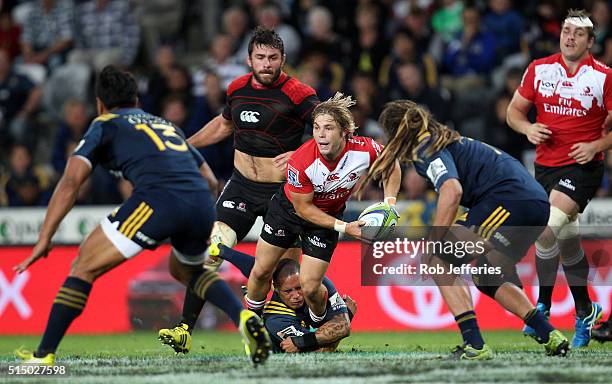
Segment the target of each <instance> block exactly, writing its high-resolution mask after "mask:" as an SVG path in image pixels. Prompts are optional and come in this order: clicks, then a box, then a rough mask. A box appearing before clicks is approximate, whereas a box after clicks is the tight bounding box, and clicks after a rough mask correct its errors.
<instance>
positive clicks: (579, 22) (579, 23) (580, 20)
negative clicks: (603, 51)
mask: <svg viewBox="0 0 612 384" xmlns="http://www.w3.org/2000/svg"><path fill="white" fill-rule="evenodd" d="M564 23H568V24H572V25H575V26H576V27H584V28H593V22H592V21H591V19H589V18H588V17H578V16H573V17H568V18H567V19H565V21H564Z"/></svg>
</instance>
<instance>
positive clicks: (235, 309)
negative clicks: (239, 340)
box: [189, 270, 244, 327]
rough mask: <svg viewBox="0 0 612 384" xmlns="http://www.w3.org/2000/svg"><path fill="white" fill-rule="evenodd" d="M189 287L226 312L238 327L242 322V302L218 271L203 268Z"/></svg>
mask: <svg viewBox="0 0 612 384" xmlns="http://www.w3.org/2000/svg"><path fill="white" fill-rule="evenodd" d="M189 289H190V290H193V292H194V293H195V294H196V295H198V296H199V297H200V298H201V299H203V300H206V301H210V302H211V303H213V304H214V305H215V306H216V307H217V308H219V309H221V310H222V311H223V312H225V313H226V314H227V315H228V316H229V317H230V319H232V321H233V322H234V324H235V325H236V327H237V326H238V324H239V323H240V312H241V311H242V310H243V309H244V308H243V307H242V303H241V302H240V300H238V298H237V297H236V295H235V294H234V292H232V290H231V289H230V287H229V286H228V285H227V283H226V282H225V281H223V279H221V277H219V275H218V274H217V273H216V272H211V271H207V270H203V271H202V272H200V273H198V274H197V275H195V276H194V277H193V278H192V279H191V282H190V283H189Z"/></svg>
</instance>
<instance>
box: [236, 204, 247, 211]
mask: <svg viewBox="0 0 612 384" xmlns="http://www.w3.org/2000/svg"><path fill="white" fill-rule="evenodd" d="M236 209H237V210H239V211H242V212H246V204H245V203H243V202H242V201H241V202H240V203H238V206H237V207H236Z"/></svg>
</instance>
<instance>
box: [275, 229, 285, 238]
mask: <svg viewBox="0 0 612 384" xmlns="http://www.w3.org/2000/svg"><path fill="white" fill-rule="evenodd" d="M274 236H278V237H285V231H284V230H282V229H279V230H278V231H276V234H275V235H274Z"/></svg>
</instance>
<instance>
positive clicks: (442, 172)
mask: <svg viewBox="0 0 612 384" xmlns="http://www.w3.org/2000/svg"><path fill="white" fill-rule="evenodd" d="M379 121H380V124H381V126H382V128H383V130H384V131H385V132H386V134H387V135H388V137H389V142H388V144H387V145H386V147H385V149H384V151H383V152H382V154H381V156H380V157H379V158H378V160H377V161H376V162H375V163H374V165H373V166H372V168H371V169H370V172H369V174H368V177H367V179H366V180H365V182H364V184H363V185H366V183H367V182H368V181H369V179H371V178H378V177H380V175H384V174H386V172H389V170H390V169H391V167H392V166H393V164H394V161H395V160H396V159H398V160H399V161H400V162H404V163H412V164H414V167H415V169H416V171H417V173H419V174H420V175H421V176H423V177H425V178H428V179H429V180H430V181H431V182H432V183H433V185H434V186H435V188H436V191H437V192H438V194H439V197H438V203H437V209H436V216H435V219H434V222H433V226H434V230H433V231H432V234H431V235H430V239H431V240H444V241H447V240H451V241H465V240H473V239H480V240H481V241H482V242H483V243H482V244H485V247H483V249H485V251H484V252H482V253H481V254H479V255H478V254H475V255H470V257H464V258H459V257H457V256H455V255H454V254H436V255H429V257H428V258H429V260H428V262H429V263H430V264H431V265H435V266H441V267H442V268H443V270H444V273H437V274H434V275H433V278H434V281H435V282H436V284H437V285H438V287H439V289H440V292H441V294H442V296H443V297H444V300H445V301H446V304H447V305H448V307H449V309H450V311H451V312H452V313H453V315H454V316H455V320H456V321H457V325H458V326H459V328H460V330H461V334H462V336H463V341H464V344H463V345H462V346H458V347H457V348H456V349H455V350H454V351H453V352H454V353H453V355H454V356H455V357H457V358H459V359H470V360H476V359H488V358H491V357H492V355H493V353H492V351H491V349H490V348H489V347H488V346H487V345H486V344H485V342H484V340H483V338H482V335H481V334H480V330H479V328H478V323H477V321H476V314H475V313H474V306H473V303H472V298H471V295H470V292H469V290H468V287H467V284H466V282H465V281H464V280H463V279H462V278H461V277H460V276H457V275H456V274H452V273H451V274H448V272H449V271H450V269H449V266H450V265H465V264H466V263H469V262H472V261H474V260H475V261H476V265H475V266H476V267H483V268H478V269H477V271H478V273H476V274H474V273H472V279H473V281H474V284H475V285H476V287H477V288H478V289H479V290H480V291H481V292H483V293H484V294H486V295H488V296H490V297H491V298H493V299H495V300H496V301H497V302H498V303H500V304H501V305H502V306H503V307H504V308H505V309H506V310H508V311H509V312H512V313H514V314H515V315H517V316H518V317H520V318H521V319H523V320H524V322H525V324H527V325H529V326H531V327H532V328H533V329H534V330H535V332H536V334H537V339H536V340H538V342H540V343H542V344H544V346H545V350H546V353H547V354H548V355H565V354H566V353H567V351H568V346H569V343H568V340H567V338H566V337H565V336H564V335H563V334H562V333H561V332H559V331H558V330H556V329H554V328H553V327H552V326H551V325H550V323H549V322H548V320H547V319H546V318H545V317H544V315H543V314H542V313H541V312H539V311H537V310H536V309H535V308H534V306H533V305H532V304H531V302H530V301H529V299H528V298H527V296H526V295H525V292H524V291H523V290H522V286H521V283H520V280H519V278H518V274H517V272H516V263H517V262H518V261H519V260H520V259H521V258H522V257H523V256H524V255H525V253H526V252H527V250H528V249H529V247H530V246H531V245H532V244H533V243H534V242H535V240H536V239H537V237H538V236H539V235H540V233H541V232H542V231H543V230H544V228H545V227H546V223H547V222H548V215H549V203H548V197H547V195H546V192H545V191H544V189H543V188H542V187H541V186H540V185H539V184H538V183H537V182H536V181H535V179H534V178H533V177H532V176H531V175H529V173H528V172H527V170H526V169H525V168H524V167H523V166H522V164H521V163H519V162H518V161H517V160H516V159H514V158H513V157H511V156H509V155H507V154H506V153H504V152H502V151H500V150H498V149H496V148H494V147H491V146H489V145H487V144H485V143H482V142H480V141H477V140H472V139H469V138H466V137H462V136H461V135H460V134H459V133H458V132H456V131H454V130H451V129H449V128H448V127H446V126H444V125H442V124H440V123H439V122H438V121H436V120H435V118H434V117H433V116H432V115H431V114H430V113H429V112H428V111H427V110H425V109H424V108H422V107H420V106H419V105H417V104H416V103H414V102H412V101H408V100H397V101H393V102H390V103H388V104H387V105H386V106H385V108H384V110H383V112H382V113H381V115H380V119H379ZM460 205H462V206H463V207H465V208H468V209H469V212H468V213H467V217H466V218H465V219H464V220H460V221H457V223H456V224H457V226H452V225H453V223H454V222H455V218H456V216H457V210H458V208H459V206H460ZM451 226H452V227H451ZM487 267H492V268H487Z"/></svg>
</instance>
